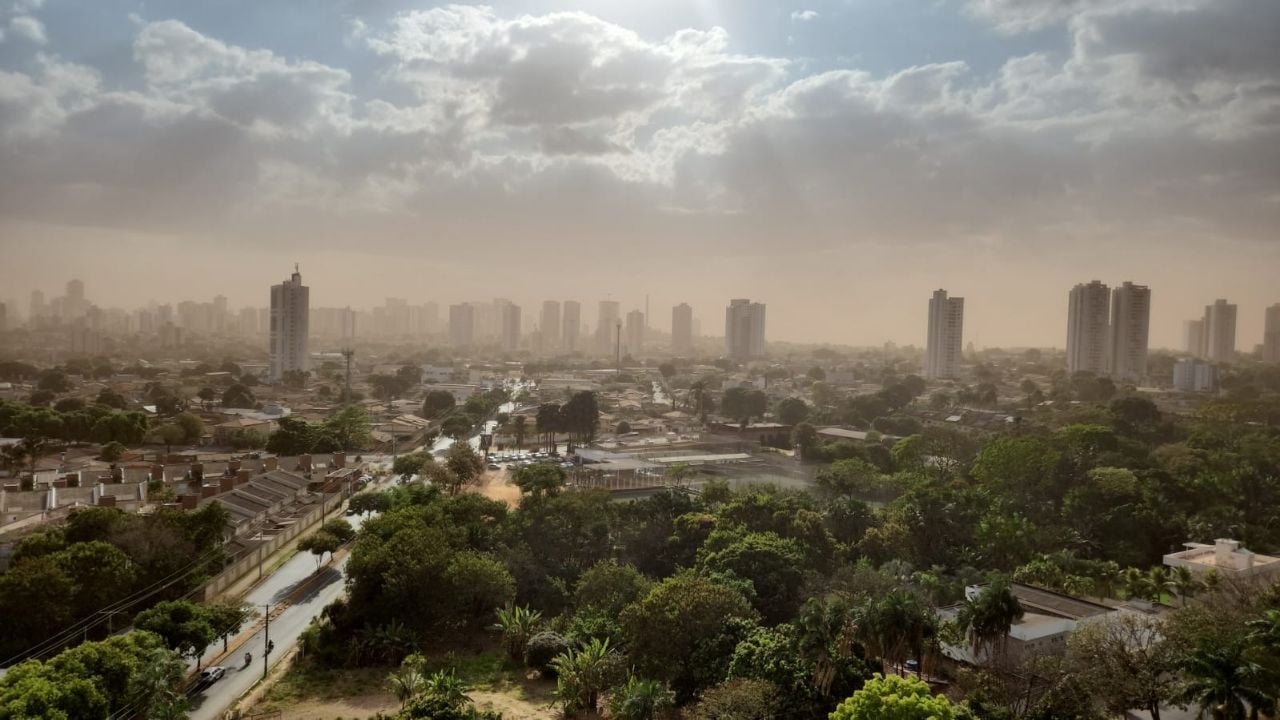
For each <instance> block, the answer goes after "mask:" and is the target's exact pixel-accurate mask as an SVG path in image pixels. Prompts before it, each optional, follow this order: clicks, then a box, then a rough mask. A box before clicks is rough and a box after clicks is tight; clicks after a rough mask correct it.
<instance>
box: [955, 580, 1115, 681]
mask: <svg viewBox="0 0 1280 720" xmlns="http://www.w3.org/2000/svg"><path fill="white" fill-rule="evenodd" d="M983 589H984V586H982V585H970V586H969V587H967V588H965V597H967V598H969V599H973V598H975V597H977V596H978V594H979V593H981V592H982V590H983ZM1009 590H1010V592H1012V593H1013V596H1014V597H1015V598H1017V599H1018V604H1019V605H1021V606H1022V610H1023V615H1022V618H1021V619H1019V620H1018V621H1016V622H1015V623H1013V625H1012V626H1011V627H1010V628H1009V633H1008V636H1007V638H1005V639H1004V641H1003V642H1001V643H999V649H998V650H996V652H999V653H1002V654H1003V660H1004V661H1005V662H1008V663H1010V664H1013V665H1017V664H1020V663H1021V662H1022V661H1023V660H1025V659H1027V658H1029V657H1030V656H1032V655H1039V654H1055V653H1060V652H1062V651H1063V650H1065V649H1066V647H1067V638H1068V637H1070V636H1071V633H1073V632H1075V631H1076V628H1078V627H1080V625H1081V624H1083V623H1090V622H1095V621H1097V620H1099V619H1101V618H1103V617H1106V616H1107V615H1108V614H1110V613H1113V612H1118V610H1117V609H1116V608H1113V607H1110V606H1107V605H1103V604H1101V603H1096V602H1092V601H1090V600H1084V599H1082V598H1077V597H1072V596H1070V595H1066V594H1064V593H1059V592H1054V591H1052V590H1045V589H1044V588H1038V587H1034V586H1031V585H1024V584H1022V583H1010V585H1009ZM961 608H963V605H952V606H949V607H944V608H939V609H938V618H939V620H942V621H944V622H945V621H951V620H955V619H957V618H958V617H959V616H960V612H961ZM942 653H943V655H945V656H946V657H948V658H951V659H952V660H957V661H959V662H963V663H968V664H978V663H985V662H988V661H990V660H991V659H992V658H991V657H990V654H991V650H989V649H987V648H985V647H982V648H975V647H974V645H973V644H972V643H966V644H965V645H962V646H961V645H948V644H945V643H944V644H943V646H942Z"/></svg>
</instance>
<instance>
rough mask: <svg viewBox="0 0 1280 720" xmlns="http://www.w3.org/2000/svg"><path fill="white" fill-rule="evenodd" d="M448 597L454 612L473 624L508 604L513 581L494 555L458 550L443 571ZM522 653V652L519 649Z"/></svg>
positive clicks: (513, 589)
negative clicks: (452, 604)
mask: <svg viewBox="0 0 1280 720" xmlns="http://www.w3.org/2000/svg"><path fill="white" fill-rule="evenodd" d="M445 587H446V588H447V589H448V597H449V598H450V599H451V600H452V601H453V602H454V603H455V608H456V609H455V614H456V615H457V616H458V617H460V618H463V619H464V620H466V621H467V622H468V623H469V624H471V625H473V626H477V625H479V624H481V623H482V621H483V620H484V618H487V617H491V616H492V615H493V613H494V612H495V609H497V608H500V607H503V606H505V605H509V604H510V603H511V601H512V600H514V599H515V595H516V581H515V578H513V577H511V573H510V572H509V571H508V570H507V568H506V566H505V565H503V564H502V562H501V561H499V560H498V559H497V558H494V557H493V556H491V555H489V554H487V553H481V552H474V551H464V552H460V553H458V554H457V555H455V556H454V557H453V559H452V560H450V561H449V567H448V569H447V570H446V571H445ZM521 657H523V652H522V653H521Z"/></svg>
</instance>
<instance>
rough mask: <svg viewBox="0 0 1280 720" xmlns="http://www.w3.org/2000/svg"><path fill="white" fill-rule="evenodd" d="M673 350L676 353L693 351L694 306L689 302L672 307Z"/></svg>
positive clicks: (686, 353)
mask: <svg viewBox="0 0 1280 720" xmlns="http://www.w3.org/2000/svg"><path fill="white" fill-rule="evenodd" d="M671 352H672V353H673V354H676V355H688V354H690V353H692V352H693V308H691V307H689V303H680V304H679V305H677V306H675V307H673V308H671Z"/></svg>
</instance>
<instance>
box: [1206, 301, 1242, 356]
mask: <svg viewBox="0 0 1280 720" xmlns="http://www.w3.org/2000/svg"><path fill="white" fill-rule="evenodd" d="M1203 357H1206V358H1208V359H1210V360H1213V361H1214V362H1229V361H1231V360H1234V359H1235V357H1236V306H1235V305H1233V304H1231V303H1229V302H1227V301H1226V300H1223V299H1218V300H1215V301H1214V302H1213V304H1212V305H1206V306H1205V308H1204V352H1203Z"/></svg>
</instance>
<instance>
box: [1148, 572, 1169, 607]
mask: <svg viewBox="0 0 1280 720" xmlns="http://www.w3.org/2000/svg"><path fill="white" fill-rule="evenodd" d="M1147 579H1148V580H1150V582H1151V591H1152V593H1151V602H1160V596H1161V595H1163V594H1164V592H1165V591H1166V590H1168V589H1169V583H1170V579H1169V571H1168V570H1166V569H1165V567H1164V566H1163V565H1157V566H1155V567H1153V568H1151V569H1150V570H1148V571H1147Z"/></svg>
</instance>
